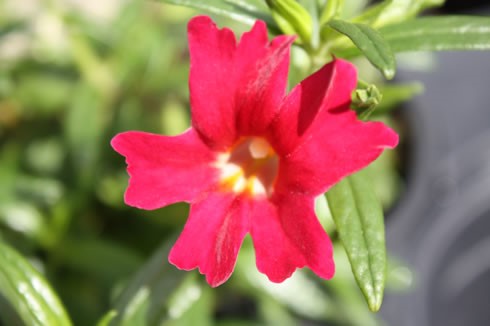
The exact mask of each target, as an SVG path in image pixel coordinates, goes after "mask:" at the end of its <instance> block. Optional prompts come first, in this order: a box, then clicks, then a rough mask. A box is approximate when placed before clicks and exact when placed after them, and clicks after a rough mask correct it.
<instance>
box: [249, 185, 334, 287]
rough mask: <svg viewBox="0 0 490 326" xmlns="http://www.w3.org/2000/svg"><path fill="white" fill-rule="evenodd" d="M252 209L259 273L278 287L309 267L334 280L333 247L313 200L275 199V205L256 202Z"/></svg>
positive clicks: (287, 197) (275, 197)
mask: <svg viewBox="0 0 490 326" xmlns="http://www.w3.org/2000/svg"><path fill="white" fill-rule="evenodd" d="M252 208H253V210H252V213H251V231H250V233H251V235H252V239H253V243H254V247H255V252H256V259H257V268H258V270H259V271H260V272H262V273H264V274H265V275H267V277H268V278H269V279H270V280H271V281H272V282H277V283H279V282H282V281H284V280H285V279H286V278H288V277H290V276H291V274H292V273H293V272H294V271H295V270H296V268H301V267H304V266H308V267H309V268H311V269H312V270H313V272H315V274H317V275H318V276H320V277H322V278H325V279H330V278H332V276H333V274H334V272H335V264H334V261H333V250H332V243H331V241H330V238H329V237H328V235H327V234H326V233H325V231H324V230H323V228H322V226H321V225H320V223H319V221H318V219H317V217H316V215H315V212H314V199H313V197H308V196H303V195H300V194H288V195H276V196H274V197H273V199H272V201H267V200H261V201H259V200H256V201H254V202H253V203H252Z"/></svg>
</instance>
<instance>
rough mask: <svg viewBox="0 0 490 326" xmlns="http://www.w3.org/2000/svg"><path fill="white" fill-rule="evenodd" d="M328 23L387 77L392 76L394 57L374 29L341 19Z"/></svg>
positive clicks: (394, 65) (393, 73) (394, 66)
mask: <svg viewBox="0 0 490 326" xmlns="http://www.w3.org/2000/svg"><path fill="white" fill-rule="evenodd" d="M329 25H330V26H331V27H332V28H333V29H335V30H336V31H338V32H340V33H342V34H344V35H346V36H347V37H348V38H350V39H351V40H352V42H353V43H354V44H355V45H356V46H357V47H358V48H359V50H361V52H362V53H363V54H364V55H365V56H366V58H367V59H368V60H369V61H370V62H371V63H372V64H373V65H374V66H375V67H376V68H378V69H379V70H380V71H381V72H382V73H383V75H384V76H385V77H386V78H387V79H391V78H393V76H394V75H395V69H396V64H395V57H394V56H393V53H392V52H391V48H390V46H389V45H388V43H386V42H385V40H384V39H383V37H382V36H381V35H380V34H379V33H378V32H377V31H376V30H374V29H372V28H371V27H369V26H368V25H364V24H353V23H349V22H347V21H343V20H332V21H330V23H329Z"/></svg>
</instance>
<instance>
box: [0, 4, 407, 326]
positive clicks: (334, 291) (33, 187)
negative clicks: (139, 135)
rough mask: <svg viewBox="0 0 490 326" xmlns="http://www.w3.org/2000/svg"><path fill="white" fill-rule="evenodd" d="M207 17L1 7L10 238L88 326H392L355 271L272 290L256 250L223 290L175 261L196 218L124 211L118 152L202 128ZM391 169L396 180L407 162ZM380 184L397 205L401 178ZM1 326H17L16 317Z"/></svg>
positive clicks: (0, 161)
mask: <svg viewBox="0 0 490 326" xmlns="http://www.w3.org/2000/svg"><path fill="white" fill-rule="evenodd" d="M194 14H196V12H195V11H192V10H190V9H184V8H182V7H176V6H170V5H164V4H161V3H159V2H154V1H129V0H127V1H123V0H120V1H117V0H111V1H109V0H105V1H81V0H79V1H76V0H70V1H68V0H66V1H54V0H53V1H41V0H40V1H36V0H3V1H1V2H0V239H2V241H4V242H5V243H8V244H10V245H11V246H12V247H15V248H16V249H17V250H18V251H20V252H21V253H22V254H23V255H24V257H26V258H27V259H28V260H29V261H31V262H32V263H33V264H34V266H35V267H36V268H37V269H38V270H39V271H40V272H41V273H42V274H44V275H45V277H46V278H47V279H48V280H49V282H50V283H51V285H52V287H53V288H54V289H55V292H56V293H57V294H58V295H59V297H60V299H61V301H62V302H63V304H64V306H65V307H66V309H67V311H68V313H69V315H70V318H71V319H72V321H73V323H74V324H75V325H95V324H96V323H97V322H98V321H100V324H99V325H157V324H158V325H257V324H267V325H275V323H276V322H277V321H280V323H281V325H296V324H297V323H298V322H299V321H298V320H303V319H307V320H317V321H321V322H325V321H329V322H330V323H332V324H342V325H345V324H352V325H376V324H378V321H377V319H376V318H377V317H375V316H374V315H373V314H370V313H368V310H367V307H366V305H365V303H364V301H363V299H362V296H361V294H360V291H359V290H358V288H357V287H356V285H355V282H354V279H353V277H352V274H351V273H350V271H349V263H348V261H347V260H346V259H343V260H342V259H339V263H338V264H339V267H338V269H339V270H344V271H346V272H345V273H344V272H342V273H338V275H340V276H339V277H338V278H336V279H335V280H334V281H331V282H321V281H320V280H318V279H316V278H314V277H311V275H310V274H309V272H308V271H301V272H297V273H296V274H295V275H294V276H293V277H292V278H291V279H290V280H288V281H286V282H285V283H283V284H272V283H270V282H269V281H267V279H266V278H265V276H263V275H259V274H258V272H257V271H256V268H255V263H254V258H253V248H252V246H251V243H250V242H249V241H248V240H247V241H246V243H245V244H244V246H243V249H242V251H241V253H240V257H239V260H238V265H237V268H236V273H235V274H234V276H233V277H232V278H231V279H230V281H229V282H227V283H226V284H224V285H223V286H221V287H220V288H218V289H215V290H211V289H210V288H209V287H208V286H207V285H206V284H205V283H203V280H202V277H197V275H196V274H198V273H197V272H196V271H193V272H190V273H188V272H181V271H179V270H177V269H175V268H174V267H173V266H171V265H169V264H168V263H167V261H166V256H167V253H168V248H169V246H170V245H171V244H172V243H173V241H174V239H175V235H176V234H178V232H179V231H180V230H181V229H182V227H183V224H184V222H185V219H186V216H187V212H188V207H187V205H184V204H176V205H172V206H169V207H165V208H162V209H159V210H156V211H151V212H150V211H141V210H137V209H133V208H130V207H128V206H126V205H124V203H123V194H124V190H125V187H126V185H127V175H126V172H125V164H124V159H123V158H122V157H120V156H119V155H117V154H116V153H115V152H114V151H113V150H112V149H111V147H110V145H109V142H110V139H111V138H112V137H113V136H114V135H115V134H116V133H118V132H120V131H124V130H144V131H147V132H155V133H161V134H169V135H170V134H177V133H179V132H181V131H183V130H184V129H186V128H187V127H188V125H189V110H188V107H189V103H188V90H187V74H188V66H189V60H188V53H187V44H186V28H185V25H186V22H187V21H188V19H189V18H190V17H191V16H192V15H194ZM215 18H217V17H215ZM217 20H218V22H220V25H223V23H226V25H228V26H234V27H236V30H245V29H246V28H247V27H246V26H243V25H237V23H236V22H232V21H230V20H226V21H224V20H220V19H219V18H218V19H217ZM293 56H294V57H293V60H292V62H293V64H292V76H293V77H292V80H293V81H296V80H295V79H298V78H299V77H298V76H302V77H304V74H303V73H304V67H305V66H307V64H306V65H305V64H304V62H303V61H302V59H301V58H302V56H303V57H304V54H302V52H301V51H299V50H298V49H295V50H293ZM380 162H381V163H379V164H381V166H382V167H383V168H382V169H384V170H385V171H386V169H389V170H390V171H393V162H394V160H392V159H388V160H386V159H384V160H381V161H380ZM387 162H391V163H387ZM378 170H379V169H378ZM372 171H373V173H375V174H376V173H377V172H376V171H377V170H376V168H375V167H373V168H372ZM383 173H384V172H383ZM378 180H379V182H378V183H377V184H375V186H376V187H378V188H380V189H381V190H380V193H383V191H384V194H382V196H381V197H382V198H384V199H386V200H385V204H387V205H389V204H390V203H391V202H392V201H393V200H394V198H393V197H394V196H393V194H394V193H395V190H394V189H397V187H398V181H397V180H398V179H397V176H396V174H395V173H392V174H388V176H386V175H385V177H383V178H379V179H378ZM319 207H320V209H319V215H320V217H321V218H322V219H323V220H322V221H327V222H326V223H327V224H328V223H330V225H331V222H328V218H329V217H328V216H329V213H328V208H327V207H325V205H323V206H321V205H320V206H319ZM321 207H323V208H321ZM153 252H155V253H154V254H153V255H152V253H153ZM337 252H338V255H344V256H345V254H344V253H343V249H342V248H341V247H340V246H338V250H337ZM0 263H3V262H0ZM2 303H3V301H2ZM0 319H2V320H3V322H4V323H5V324H6V325H12V324H15V318H14V317H12V307H9V306H8V304H1V305H0Z"/></svg>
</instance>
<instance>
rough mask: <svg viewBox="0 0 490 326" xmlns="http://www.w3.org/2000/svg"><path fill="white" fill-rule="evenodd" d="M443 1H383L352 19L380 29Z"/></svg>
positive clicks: (438, 4)
mask: <svg viewBox="0 0 490 326" xmlns="http://www.w3.org/2000/svg"><path fill="white" fill-rule="evenodd" d="M444 1H445V0H385V1H383V2H380V3H378V4H375V5H373V6H371V7H370V8H368V9H367V10H366V11H364V12H363V13H362V14H361V15H360V16H358V17H356V18H354V19H353V22H355V23H364V24H368V25H370V26H371V27H381V26H385V25H389V24H394V23H398V22H401V21H404V20H407V19H410V18H413V17H415V16H416V15H417V14H418V13H420V12H421V11H423V10H425V9H428V8H431V7H436V6H440V5H442V4H443V3H444Z"/></svg>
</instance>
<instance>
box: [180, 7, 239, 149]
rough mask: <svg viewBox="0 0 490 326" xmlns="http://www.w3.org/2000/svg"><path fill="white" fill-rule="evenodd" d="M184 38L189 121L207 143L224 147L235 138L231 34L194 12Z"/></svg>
mask: <svg viewBox="0 0 490 326" xmlns="http://www.w3.org/2000/svg"><path fill="white" fill-rule="evenodd" d="M188 38H189V51H190V60H191V67H190V75H189V88H190V101H191V110H192V125H193V127H194V128H196V129H197V130H198V131H199V132H200V133H201V135H202V136H203V137H204V139H205V141H206V142H207V143H208V144H209V145H211V146H213V147H216V148H217V149H224V148H226V147H227V146H230V145H231V144H232V143H233V142H234V140H235V138H236V129H235V102H234V95H235V87H236V82H235V80H234V76H233V71H234V67H233V58H234V56H235V52H236V51H235V50H236V40H235V35H234V34H233V32H232V31H231V30H229V29H228V28H223V29H221V30H219V29H218V28H217V27H216V25H215V24H214V22H213V21H212V20H211V19H210V18H209V17H206V16H198V17H195V18H193V19H192V20H191V21H190V22H189V25H188Z"/></svg>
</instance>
